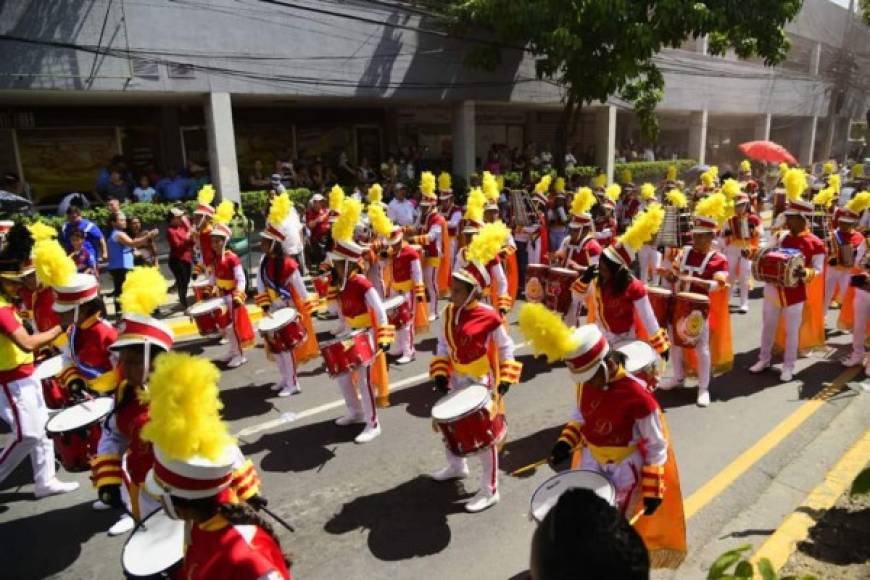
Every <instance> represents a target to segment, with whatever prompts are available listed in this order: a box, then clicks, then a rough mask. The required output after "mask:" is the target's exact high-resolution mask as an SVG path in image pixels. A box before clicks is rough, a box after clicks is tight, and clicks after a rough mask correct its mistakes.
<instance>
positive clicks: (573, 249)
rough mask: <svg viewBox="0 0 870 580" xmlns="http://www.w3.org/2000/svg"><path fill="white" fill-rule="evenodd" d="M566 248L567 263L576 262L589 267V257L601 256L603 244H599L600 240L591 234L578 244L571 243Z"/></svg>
mask: <svg viewBox="0 0 870 580" xmlns="http://www.w3.org/2000/svg"><path fill="white" fill-rule="evenodd" d="M566 249H567V253H566V259H565V261H566V263H570V262H575V263H577V264H579V265H580V266H587V267H588V266H589V258H594V257H595V256H600V255H601V252H602V251H603V250H602V249H601V244H599V243H598V240H596V239H595V238H594V237H593V235H591V234H590V235H589V236H587V237H586V238H585V239H583V240H581V241H580V243H579V244H577V245H576V246H574V245H571V244H570V243H569V244H568V245H567V246H566Z"/></svg>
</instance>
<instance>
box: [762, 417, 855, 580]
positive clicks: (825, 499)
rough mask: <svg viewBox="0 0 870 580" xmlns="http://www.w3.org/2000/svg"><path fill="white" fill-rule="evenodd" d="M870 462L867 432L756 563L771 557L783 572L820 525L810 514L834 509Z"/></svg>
mask: <svg viewBox="0 0 870 580" xmlns="http://www.w3.org/2000/svg"><path fill="white" fill-rule="evenodd" d="M868 462H870V430H868V431H865V432H864V435H862V436H861V437H860V438H859V439H858V441H857V442H856V443H855V444H854V445H853V446H852V447H851V448H850V449H849V450H848V451H847V452H846V454H845V455H843V457H841V458H840V460H839V461H838V462H837V463H836V465H834V467H832V468H831V470H830V471H829V472H828V475H827V476H825V479H824V481H822V483H820V484H819V485H818V486H817V487H816V488H815V489H814V490H813V491H812V492H810V494H809V495H808V496H807V498H806V499H805V500H804V501H803V503H802V504H801V505H800V506H799V507H798V509H796V510H795V511H794V512H792V513H791V514H789V515H788V517H786V518H785V519H784V520H783V522H782V524H781V525H780V526H779V528H777V530H776V531H775V532H774V533H773V535H772V536H770V537H769V538H768V539H767V541H766V542H764V543H763V544H762V545H761V547H760V548H759V549H758V551H757V552H755V554H754V555H753V556H752V559H751V561H752V563H753V564H758V561H759V560H761V559H762V558H767V559H768V560H770V563H771V564H772V565H773V569H774V570H775V571H779V569H780V568H782V567H783V566H784V565H785V563H786V562H787V561H788V559H789V557H790V556H791V555H792V553H793V552H794V551H795V549H796V548H797V544H798V542H800V541H802V540H805V539H806V538H807V535H808V533H809V529H810V528H811V527H812V526H814V525H815V524H816V520H814V519H813V517H812V516H811V515H810V513H818V512H819V511H825V510H828V509H830V507H831V506H833V505H834V504H835V503H836V502H837V500H838V499H839V498H840V496H841V495H842V494H843V492H844V491H845V490H846V488H847V487H848V486H849V485H850V484H851V483H852V480H853V479H855V476H857V475H858V473H859V472H860V471H861V470H862V469H863V468H864V466H865V465H867V463H868Z"/></svg>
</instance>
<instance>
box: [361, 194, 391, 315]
mask: <svg viewBox="0 0 870 580" xmlns="http://www.w3.org/2000/svg"><path fill="white" fill-rule="evenodd" d="M383 195H384V188H383V187H381V184H380V183H374V184H372V186H371V187H369V191H368V194H367V195H366V197H367V199H368V202H369V203H368V215H367V218H368V224H369V228H370V229H371V235H372V241H373V242H374V241H375V240H378V243H380V242H384V239H383V236H381V237H380V238H378V232H377V230H375V229H374V227H373V226H372V222H371V210H372V208H374V207H378V208H380V209H381V210H382V211H383V213H384V215H386V213H387V209H388V208H387V204H385V203H384V202H383V201H382V200H383ZM373 245H378V244H373ZM375 254H376V255H375V256H374V260H375V261H374V262H373V264H372V276H371V277H370V278H369V279H371V280H372V282H374V283H375V288H377V290H378V293H379V294H380V295H381V298H386V297H387V296H388V294H389V290H390V268H389V260H388V259H387V258H385V257H384V256H382V255H379V254H380V252H379V251H377V252H375ZM379 284H380V286H378V285H379Z"/></svg>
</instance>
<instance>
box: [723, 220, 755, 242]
mask: <svg viewBox="0 0 870 580" xmlns="http://www.w3.org/2000/svg"><path fill="white" fill-rule="evenodd" d="M760 226H761V218H759V217H758V216H757V215H755V214H754V213H745V214H743V215H742V216H738V215H735V216H731V217H730V218H728V221H727V222H726V223H725V227H724V228H723V230H724V233H725V236H726V237H728V238H729V243H731V242H733V241H734V240H745V241H749V240H752V238H754V237H755V236H756V235H757V234H756V232H757V230H758V228H759V227H760Z"/></svg>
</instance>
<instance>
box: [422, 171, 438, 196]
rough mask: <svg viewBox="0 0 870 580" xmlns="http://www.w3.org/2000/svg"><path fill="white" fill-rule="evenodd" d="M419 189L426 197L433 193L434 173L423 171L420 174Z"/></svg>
mask: <svg viewBox="0 0 870 580" xmlns="http://www.w3.org/2000/svg"><path fill="white" fill-rule="evenodd" d="M420 191H421V192H423V195H425V196H426V197H433V196H434V195H435V174H434V173H432V172H431V171H424V172H423V174H422V175H421V176H420Z"/></svg>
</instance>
